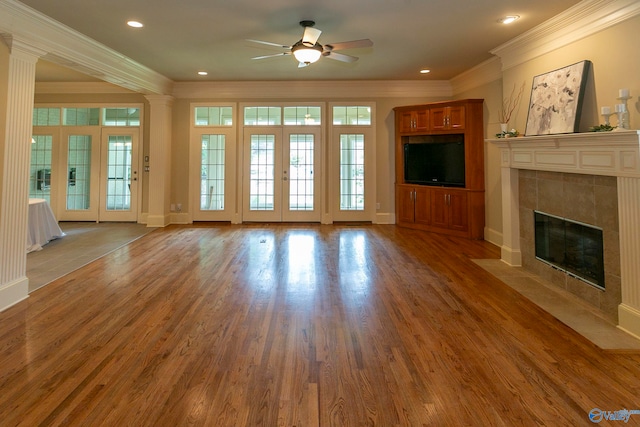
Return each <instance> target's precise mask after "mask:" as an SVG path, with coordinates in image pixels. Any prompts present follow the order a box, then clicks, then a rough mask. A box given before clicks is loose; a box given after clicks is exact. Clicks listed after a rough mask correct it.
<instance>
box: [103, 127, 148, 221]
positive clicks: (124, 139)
mask: <svg viewBox="0 0 640 427" xmlns="http://www.w3.org/2000/svg"><path fill="white" fill-rule="evenodd" d="M138 133H139V132H138V129H132V128H129V129H125V128H103V129H102V139H101V156H100V161H99V162H98V165H99V169H100V189H99V191H100V197H99V198H98V200H99V204H100V206H99V218H98V219H99V220H100V221H122V222H133V221H137V220H138V212H137V206H138V205H137V199H138V197H137V194H138V192H137V189H138V166H139V165H138V160H139V159H138V155H137V152H138V151H137V150H138Z"/></svg>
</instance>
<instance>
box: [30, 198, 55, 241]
mask: <svg viewBox="0 0 640 427" xmlns="http://www.w3.org/2000/svg"><path fill="white" fill-rule="evenodd" d="M63 236H64V233H63V232H62V230H61V229H60V226H59V225H58V221H56V217H55V216H54V215H53V211H52V210H51V206H49V203H47V201H46V200H45V199H29V221H28V231H27V252H33V251H39V250H41V249H42V246H44V245H46V244H47V243H49V242H50V241H51V240H53V239H58V238H60V237H63Z"/></svg>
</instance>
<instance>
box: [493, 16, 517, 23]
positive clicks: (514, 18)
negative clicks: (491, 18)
mask: <svg viewBox="0 0 640 427" xmlns="http://www.w3.org/2000/svg"><path fill="white" fill-rule="evenodd" d="M518 19H520V17H519V16H518V15H509V16H505V17H504V18H500V19H498V22H499V23H501V24H511V23H512V22H514V21H517V20H518Z"/></svg>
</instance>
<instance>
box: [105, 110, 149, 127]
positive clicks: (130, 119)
mask: <svg viewBox="0 0 640 427" xmlns="http://www.w3.org/2000/svg"><path fill="white" fill-rule="evenodd" d="M102 111H103V118H102V123H103V125H104V126H140V109H139V108H124V107H123V108H120V107H119V108H105V109H103V110H102Z"/></svg>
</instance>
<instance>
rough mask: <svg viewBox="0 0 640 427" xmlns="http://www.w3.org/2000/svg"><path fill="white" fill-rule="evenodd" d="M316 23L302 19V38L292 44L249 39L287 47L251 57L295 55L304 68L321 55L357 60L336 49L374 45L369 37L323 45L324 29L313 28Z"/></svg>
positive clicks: (263, 57)
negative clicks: (321, 40)
mask: <svg viewBox="0 0 640 427" xmlns="http://www.w3.org/2000/svg"><path fill="white" fill-rule="evenodd" d="M315 25H316V23H315V22H313V21H300V26H302V28H304V32H303V33H302V38H301V39H300V40H298V41H297V42H296V43H294V44H293V45H291V46H286V45H281V44H277V43H271V42H265V41H262V40H251V39H248V40H247V41H250V42H254V43H261V44H266V45H267V46H276V47H279V48H282V49H286V51H285V52H281V53H276V54H273V55H263V56H256V57H254V58H251V59H265V58H273V57H276V56H287V55H293V57H294V58H296V60H297V61H298V68H302V67H306V66H308V65H309V64H313V63H314V62H316V61H317V60H319V59H320V58H321V57H325V58H330V59H335V60H338V61H342V62H355V61H357V60H358V57H356V56H351V55H346V54H344V53H338V52H336V51H338V50H344V49H356V48H362V47H371V46H373V42H372V41H371V40H369V39H362V40H351V41H348V42H340V43H327V44H325V45H321V44H320V43H318V39H319V38H320V34H322V31H320V30H318V29H317V28H313V27H314V26H315Z"/></svg>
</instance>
